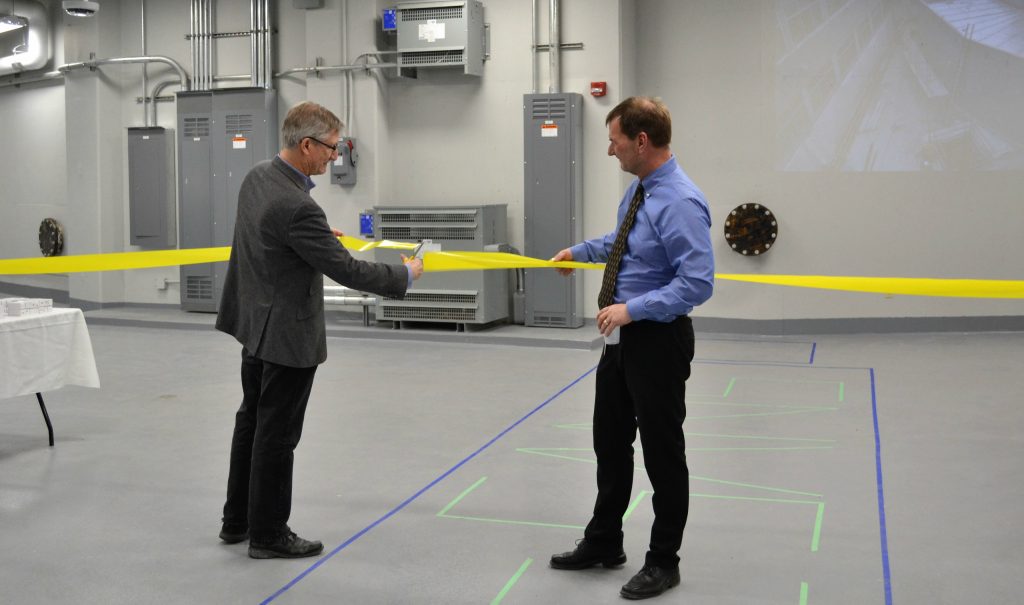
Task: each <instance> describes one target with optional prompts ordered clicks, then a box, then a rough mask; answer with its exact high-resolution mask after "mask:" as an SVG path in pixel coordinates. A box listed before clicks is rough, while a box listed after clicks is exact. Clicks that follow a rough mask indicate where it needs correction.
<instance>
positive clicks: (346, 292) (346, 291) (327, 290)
mask: <svg viewBox="0 0 1024 605" xmlns="http://www.w3.org/2000/svg"><path fill="white" fill-rule="evenodd" d="M324 294H330V295H331V296H351V295H353V294H359V295H362V296H366V294H365V293H364V292H363V291H361V290H353V289H352V288H346V287H345V286H324Z"/></svg>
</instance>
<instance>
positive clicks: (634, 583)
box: [619, 565, 679, 600]
mask: <svg viewBox="0 0 1024 605" xmlns="http://www.w3.org/2000/svg"><path fill="white" fill-rule="evenodd" d="M677 585H679V568H678V567H676V568H673V569H665V568H664V567H656V566H654V565H644V567H643V569H641V570H640V571H638V572H637V573H636V575H635V576H633V577H632V578H631V579H630V580H629V582H626V585H625V586H623V587H622V590H621V591H620V592H619V594H620V595H622V596H623V597H624V598H626V599H633V600H637V599H649V598H651V597H656V596H658V595H660V594H661V593H663V592H665V591H666V590H668V589H669V588H672V587H673V586H677Z"/></svg>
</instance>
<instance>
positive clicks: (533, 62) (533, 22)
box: [530, 0, 537, 94]
mask: <svg viewBox="0 0 1024 605" xmlns="http://www.w3.org/2000/svg"><path fill="white" fill-rule="evenodd" d="M530 36H531V38H532V41H531V42H530V73H531V74H532V81H533V94H537V0H533V3H532V4H531V6H530Z"/></svg>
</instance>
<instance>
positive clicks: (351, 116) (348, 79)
mask: <svg viewBox="0 0 1024 605" xmlns="http://www.w3.org/2000/svg"><path fill="white" fill-rule="evenodd" d="M341 16H342V19H344V23H343V25H342V29H341V31H342V32H344V33H345V38H344V39H343V40H342V41H341V63H342V64H345V63H348V24H349V18H348V0H341ZM343 73H344V74H345V123H344V124H343V126H344V127H345V128H347V129H348V133H347V134H348V136H350V137H354V136H356V134H355V130H353V128H352V126H353V124H352V122H353V121H354V120H355V109H354V108H353V107H352V104H353V103H354V101H353V97H354V96H355V95H354V94H353V92H352V85H353V84H354V82H353V79H352V72H351V71H349V70H346V71H344V72H343Z"/></svg>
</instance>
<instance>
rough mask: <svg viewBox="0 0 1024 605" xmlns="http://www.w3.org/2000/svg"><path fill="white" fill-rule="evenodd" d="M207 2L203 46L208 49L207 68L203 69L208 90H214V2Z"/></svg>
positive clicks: (206, 53) (210, 0) (207, 0)
mask: <svg viewBox="0 0 1024 605" xmlns="http://www.w3.org/2000/svg"><path fill="white" fill-rule="evenodd" d="M205 2H206V19H205V20H204V22H203V45H204V46H205V47H206V52H205V53H204V55H205V57H206V67H205V68H204V69H203V77H204V78H205V79H206V90H210V89H211V88H213V81H212V80H211V79H210V78H212V77H213V35H212V34H213V30H214V23H213V0H205Z"/></svg>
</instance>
